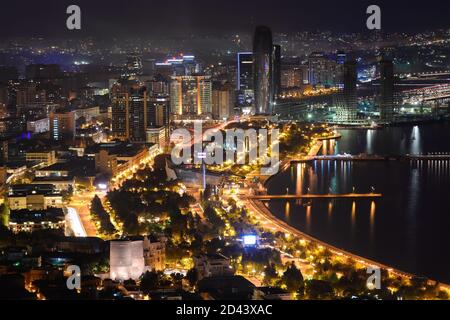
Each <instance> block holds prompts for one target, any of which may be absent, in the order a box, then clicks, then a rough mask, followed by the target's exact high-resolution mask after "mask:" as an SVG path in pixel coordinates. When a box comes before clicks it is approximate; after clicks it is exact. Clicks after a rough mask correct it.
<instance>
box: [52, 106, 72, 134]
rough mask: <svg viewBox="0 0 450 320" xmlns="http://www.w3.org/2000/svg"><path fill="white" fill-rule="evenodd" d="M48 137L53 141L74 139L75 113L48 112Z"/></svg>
mask: <svg viewBox="0 0 450 320" xmlns="http://www.w3.org/2000/svg"><path fill="white" fill-rule="evenodd" d="M49 122H50V136H51V138H52V139H53V140H65V139H68V140H73V139H74V138H75V111H64V110H62V111H55V112H50V116H49Z"/></svg>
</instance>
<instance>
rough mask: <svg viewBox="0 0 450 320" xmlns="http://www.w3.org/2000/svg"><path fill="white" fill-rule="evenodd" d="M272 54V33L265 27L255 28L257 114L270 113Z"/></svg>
mask: <svg viewBox="0 0 450 320" xmlns="http://www.w3.org/2000/svg"><path fill="white" fill-rule="evenodd" d="M272 52H273V44H272V32H271V31H270V29H269V28H268V27H266V26H259V27H256V29H255V34H254V37H253V81H254V90H255V112H256V113H257V114H270V113H272V106H273V89H272V86H273V85H272V81H273V79H272V63H273V62H272Z"/></svg>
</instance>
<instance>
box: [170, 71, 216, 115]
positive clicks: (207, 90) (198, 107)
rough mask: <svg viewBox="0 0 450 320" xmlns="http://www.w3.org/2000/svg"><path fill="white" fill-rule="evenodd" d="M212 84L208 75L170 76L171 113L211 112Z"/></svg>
mask: <svg viewBox="0 0 450 320" xmlns="http://www.w3.org/2000/svg"><path fill="white" fill-rule="evenodd" d="M211 99H212V84H211V78H210V77H209V76H200V75H196V76H179V77H172V82H171V84H170V109H171V113H173V114H177V115H183V114H196V115H201V114H206V113H211V112H212V100H211Z"/></svg>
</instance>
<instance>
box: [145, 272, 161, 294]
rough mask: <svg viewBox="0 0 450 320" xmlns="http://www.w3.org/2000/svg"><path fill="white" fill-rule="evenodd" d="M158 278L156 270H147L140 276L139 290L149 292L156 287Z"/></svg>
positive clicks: (158, 281)
mask: <svg viewBox="0 0 450 320" xmlns="http://www.w3.org/2000/svg"><path fill="white" fill-rule="evenodd" d="M160 280H161V279H160V274H159V273H158V272H156V271H147V272H146V273H144V274H143V275H142V277H141V290H142V291H143V292H144V293H149V292H150V291H152V290H155V289H158V286H159V283H160Z"/></svg>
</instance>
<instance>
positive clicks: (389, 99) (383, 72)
mask: <svg viewBox="0 0 450 320" xmlns="http://www.w3.org/2000/svg"><path fill="white" fill-rule="evenodd" d="M393 118H394V64H393V63H392V61H391V60H387V59H385V58H382V59H381V61H380V119H381V121H382V122H392V121H393V120H394V119H393Z"/></svg>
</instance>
